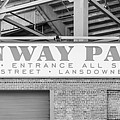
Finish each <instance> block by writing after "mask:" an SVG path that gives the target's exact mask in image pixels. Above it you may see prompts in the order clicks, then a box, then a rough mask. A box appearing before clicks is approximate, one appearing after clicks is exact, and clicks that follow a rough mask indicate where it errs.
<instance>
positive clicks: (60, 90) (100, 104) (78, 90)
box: [0, 79, 120, 120]
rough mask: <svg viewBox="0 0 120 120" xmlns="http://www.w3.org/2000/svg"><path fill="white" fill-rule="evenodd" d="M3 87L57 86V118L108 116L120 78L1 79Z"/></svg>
mask: <svg viewBox="0 0 120 120" xmlns="http://www.w3.org/2000/svg"><path fill="white" fill-rule="evenodd" d="M0 90H53V91H54V118H55V120H107V117H108V114H110V113H109V112H110V111H109V110H108V109H109V106H108V105H109V104H108V95H107V93H108V90H120V79H0Z"/></svg>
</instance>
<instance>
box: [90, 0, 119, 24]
mask: <svg viewBox="0 0 120 120" xmlns="http://www.w3.org/2000/svg"><path fill="white" fill-rule="evenodd" d="M89 1H90V2H91V3H92V4H93V5H94V6H96V7H97V8H98V9H100V10H101V11H102V12H103V13H105V14H106V15H107V16H108V17H110V18H111V19H112V20H113V21H114V22H116V23H117V24H118V25H120V20H119V19H118V18H117V17H116V16H115V15H113V14H112V13H111V12H109V11H108V10H107V9H105V8H104V7H103V6H102V5H100V4H99V3H98V2H97V1H96V0H89Z"/></svg>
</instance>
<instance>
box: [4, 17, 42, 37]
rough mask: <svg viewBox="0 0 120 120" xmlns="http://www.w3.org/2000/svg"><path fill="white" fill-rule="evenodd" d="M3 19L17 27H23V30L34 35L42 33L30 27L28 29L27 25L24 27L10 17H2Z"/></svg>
mask: <svg viewBox="0 0 120 120" xmlns="http://www.w3.org/2000/svg"><path fill="white" fill-rule="evenodd" d="M3 20H4V21H6V22H8V23H10V24H12V25H14V26H17V27H19V28H22V29H24V30H26V31H28V32H30V33H32V34H34V35H37V36H41V35H42V34H40V33H38V32H36V31H34V30H32V29H30V28H28V27H25V26H23V25H21V24H19V23H17V22H15V21H13V20H11V19H10V18H7V17H4V19H3Z"/></svg>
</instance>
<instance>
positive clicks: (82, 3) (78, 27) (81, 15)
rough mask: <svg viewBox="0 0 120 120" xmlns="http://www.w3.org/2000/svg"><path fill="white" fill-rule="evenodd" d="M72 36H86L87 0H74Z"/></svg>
mask: <svg viewBox="0 0 120 120" xmlns="http://www.w3.org/2000/svg"><path fill="white" fill-rule="evenodd" d="M74 36H88V0H74Z"/></svg>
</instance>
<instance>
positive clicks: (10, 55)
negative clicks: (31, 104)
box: [0, 43, 120, 78]
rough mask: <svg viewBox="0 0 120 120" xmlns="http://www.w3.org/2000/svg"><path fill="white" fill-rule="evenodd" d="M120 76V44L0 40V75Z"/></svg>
mask: <svg viewBox="0 0 120 120" xmlns="http://www.w3.org/2000/svg"><path fill="white" fill-rule="evenodd" d="M119 76H120V44H119V43H94V44H93V43H1V44H0V77H3V78H4V77H16V78H17V77H18V78H19V77H22V78H23V77H33V78H43V77H44V78H49V77H51V78H61V77H62V78H70V77H72V78H89V77H91V78H92V77H96V78H97V77H100V78H101V77H110V78H111V77H119Z"/></svg>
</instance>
